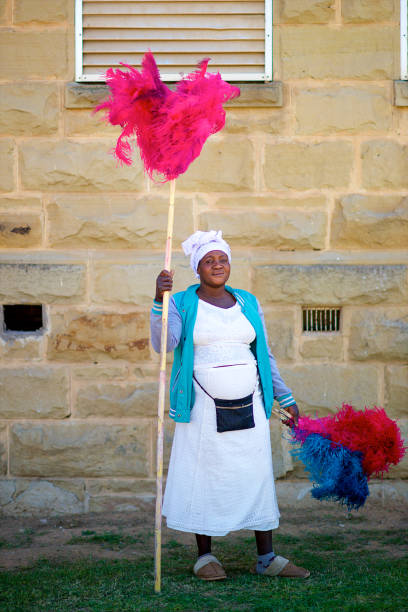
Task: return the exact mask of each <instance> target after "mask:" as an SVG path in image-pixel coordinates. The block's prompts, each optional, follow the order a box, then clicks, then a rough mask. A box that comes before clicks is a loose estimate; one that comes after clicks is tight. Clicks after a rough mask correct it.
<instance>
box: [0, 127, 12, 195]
mask: <svg viewBox="0 0 408 612" xmlns="http://www.w3.org/2000/svg"><path fill="white" fill-rule="evenodd" d="M0 159H1V164H0V191H13V189H14V185H15V181H14V143H13V141H12V140H11V139H10V138H2V139H1V140H0Z"/></svg>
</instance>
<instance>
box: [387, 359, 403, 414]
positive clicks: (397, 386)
mask: <svg viewBox="0 0 408 612" xmlns="http://www.w3.org/2000/svg"><path fill="white" fill-rule="evenodd" d="M385 408H386V410H387V414H388V416H389V417H391V418H392V419H395V418H407V417H408V365H387V366H386V368H385Z"/></svg>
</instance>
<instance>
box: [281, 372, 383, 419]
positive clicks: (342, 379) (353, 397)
mask: <svg viewBox="0 0 408 612" xmlns="http://www.w3.org/2000/svg"><path fill="white" fill-rule="evenodd" d="M280 373H281V375H282V378H283V380H284V381H285V383H286V384H287V385H288V387H289V388H290V389H291V390H292V393H293V395H294V398H295V400H296V402H297V404H298V406H299V409H300V410H301V411H302V412H304V413H306V414H309V415H313V416H315V413H316V412H317V414H318V415H319V416H320V417H322V416H326V415H329V414H334V413H335V412H336V411H337V409H338V408H341V406H342V404H343V402H345V403H347V404H351V405H352V406H354V408H357V409H359V410H360V409H363V408H364V407H365V406H371V407H372V406H374V405H377V406H378V400H379V388H378V387H379V383H378V380H379V377H380V376H379V369H378V367H377V366H376V365H373V364H370V365H368V364H367V365H365V364H364V365H362V364H361V365H360V364H350V365H348V364H347V365H342V364H338V363H334V364H329V363H319V364H302V365H297V366H293V367H290V366H282V367H281V368H280Z"/></svg>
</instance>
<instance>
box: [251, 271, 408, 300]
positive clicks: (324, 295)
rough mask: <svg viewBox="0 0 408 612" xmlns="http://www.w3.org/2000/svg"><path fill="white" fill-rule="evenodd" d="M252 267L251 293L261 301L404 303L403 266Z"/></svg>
mask: <svg viewBox="0 0 408 612" xmlns="http://www.w3.org/2000/svg"><path fill="white" fill-rule="evenodd" d="M254 265H255V268H254V277H253V291H254V293H255V295H256V296H257V297H258V298H259V299H260V300H261V301H266V302H286V303H290V304H306V305H309V306H314V305H316V306H321V305H328V306H336V305H340V306H342V305H346V304H380V303H397V304H398V303H400V302H403V301H406V299H407V293H408V286H407V268H406V266H403V265H352V264H349V265H343V264H339V265H337V264H317V265H259V266H257V265H256V263H255V262H254Z"/></svg>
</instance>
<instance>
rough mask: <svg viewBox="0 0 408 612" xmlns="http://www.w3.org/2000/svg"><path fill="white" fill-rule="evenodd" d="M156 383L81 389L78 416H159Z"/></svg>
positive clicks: (78, 394) (101, 384) (76, 404)
mask: <svg viewBox="0 0 408 612" xmlns="http://www.w3.org/2000/svg"><path fill="white" fill-rule="evenodd" d="M157 388H158V387H157V382H143V383H127V384H118V383H115V384H113V383H95V384H92V385H87V386H81V387H80V388H79V389H78V392H77V397H76V403H75V416H76V417H79V418H88V417H91V418H95V417H96V418H98V417H112V418H122V417H129V418H133V417H153V416H156V415H157Z"/></svg>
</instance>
